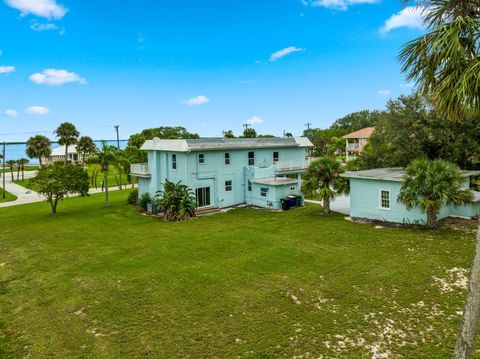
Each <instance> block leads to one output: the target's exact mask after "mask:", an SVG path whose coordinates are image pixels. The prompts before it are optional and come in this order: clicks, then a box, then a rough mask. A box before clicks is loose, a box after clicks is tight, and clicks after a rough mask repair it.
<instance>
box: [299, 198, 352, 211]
mask: <svg viewBox="0 0 480 359" xmlns="http://www.w3.org/2000/svg"><path fill="white" fill-rule="evenodd" d="M305 202H307V203H314V204H320V205H321V204H322V202H321V201H313V200H310V199H306V200H305ZM330 209H331V210H332V211H334V212H339V213H342V214H346V215H349V214H350V196H338V197H337V198H335V200H334V201H333V202H332V203H330Z"/></svg>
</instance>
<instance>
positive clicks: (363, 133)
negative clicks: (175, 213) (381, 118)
mask: <svg viewBox="0 0 480 359" xmlns="http://www.w3.org/2000/svg"><path fill="white" fill-rule="evenodd" d="M373 131H375V127H365V128H362V129H360V130H358V131H355V132H352V133H348V134H346V135H345V136H343V137H342V138H352V139H353V138H369V137H370V136H371V135H372V133H373Z"/></svg>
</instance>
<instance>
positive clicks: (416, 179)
mask: <svg viewBox="0 0 480 359" xmlns="http://www.w3.org/2000/svg"><path fill="white" fill-rule="evenodd" d="M464 181H465V178H463V177H462V175H461V172H460V169H459V168H458V167H457V166H455V165H453V164H451V163H449V162H446V161H444V160H434V161H431V160H428V159H418V160H415V161H413V162H412V163H411V164H410V165H408V166H407V168H406V170H405V177H404V179H403V181H402V187H401V189H400V193H399V195H398V198H397V200H398V202H399V203H402V204H404V205H405V207H407V209H409V210H410V209H412V208H419V209H420V210H421V211H423V212H425V213H426V215H427V226H428V227H429V228H431V229H435V228H437V227H438V224H439V223H438V214H439V213H440V211H441V209H442V208H443V207H445V206H449V205H454V206H456V207H458V206H461V205H462V204H464V203H466V202H469V201H471V200H472V196H473V195H472V192H471V191H470V190H469V189H465V187H464Z"/></svg>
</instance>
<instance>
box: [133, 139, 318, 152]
mask: <svg viewBox="0 0 480 359" xmlns="http://www.w3.org/2000/svg"><path fill="white" fill-rule="evenodd" d="M277 147H313V144H312V143H311V142H310V140H309V139H308V138H306V137H295V138H200V139H187V140H161V139H159V138H154V139H153V140H147V141H145V143H144V144H143V146H142V147H141V148H140V149H141V150H150V151H172V152H189V151H207V150H226V149H230V150H233V149H249V148H277Z"/></svg>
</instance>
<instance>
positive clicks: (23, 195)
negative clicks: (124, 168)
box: [0, 171, 137, 208]
mask: <svg viewBox="0 0 480 359" xmlns="http://www.w3.org/2000/svg"><path fill="white" fill-rule="evenodd" d="M35 173H36V171H29V172H25V179H27V178H32V177H35ZM16 178H17V177H16V174H15V179H16ZM2 180H3V178H2ZM135 187H137V185H135ZM123 188H124V189H126V190H129V189H132V186H131V185H127V187H125V186H124V187H123ZM119 189H120V188H119V187H109V192H110V191H117V190H119ZM5 190H6V191H7V192H10V193H11V194H13V195H14V196H16V197H17V199H16V200H15V201H10V202H3V203H0V208H2V207H11V206H19V205H22V204H27V203H35V202H42V201H46V199H45V197H44V196H42V195H41V194H38V193H37V192H34V191H32V190H29V189H28V188H25V187H22V186H20V185H18V184H16V183H14V182H12V180H11V177H10V175H9V174H8V176H7V177H5ZM101 192H102V190H101V189H100V188H90V190H89V191H88V193H89V194H95V193H101ZM0 195H1V192H0ZM75 196H77V195H72V196H70V197H75Z"/></svg>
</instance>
